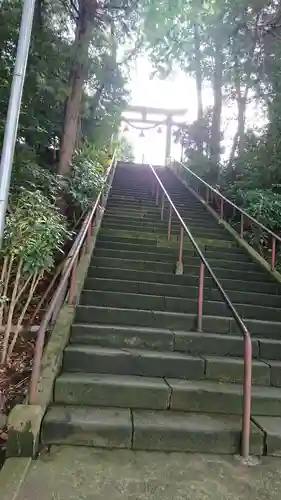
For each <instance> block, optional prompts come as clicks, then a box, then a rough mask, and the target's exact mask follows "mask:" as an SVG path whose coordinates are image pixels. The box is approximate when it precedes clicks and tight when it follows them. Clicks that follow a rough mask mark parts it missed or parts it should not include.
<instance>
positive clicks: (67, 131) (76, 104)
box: [58, 0, 93, 176]
mask: <svg viewBox="0 0 281 500" xmlns="http://www.w3.org/2000/svg"><path fill="white" fill-rule="evenodd" d="M92 27H93V22H92V20H91V18H90V16H89V15H88V10H87V7H86V6H85V5H84V2H83V1H82V0H81V1H80V12H79V19H78V21H77V25H76V33H75V42H74V60H73V63H72V69H71V75H70V93H69V97H68V99H67V102H66V108H65V118H64V126H63V133H62V137H61V151H60V163H59V167H58V173H59V174H60V175H64V176H67V175H69V174H70V171H71V159H72V155H73V152H74V148H75V142H76V137H77V129H78V122H79V114H80V107H81V100H82V96H83V90H84V84H85V80H86V77H87V66H88V47H89V42H90V37H91V33H92Z"/></svg>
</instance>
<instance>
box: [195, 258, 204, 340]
mask: <svg viewBox="0 0 281 500" xmlns="http://www.w3.org/2000/svg"><path fill="white" fill-rule="evenodd" d="M204 270H205V266H204V263H203V262H202V261H201V262H200V270H199V286H198V302H197V331H198V332H202V324H203V299H204Z"/></svg>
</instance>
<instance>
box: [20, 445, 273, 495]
mask: <svg viewBox="0 0 281 500" xmlns="http://www.w3.org/2000/svg"><path fill="white" fill-rule="evenodd" d="M280 496H281V461H280V460H279V459H265V460H262V463H261V464H259V465H254V466H245V465H242V464H241V462H240V461H239V460H238V459H236V458H235V457H234V458H233V457H229V458H223V457H220V456H215V455H188V454H181V453H171V454H165V453H149V452H133V451H126V450H118V451H102V450H97V449H92V448H79V447H76V448H71V447H58V448H55V447H54V448H52V450H51V452H50V453H49V454H45V455H42V456H41V457H40V458H39V460H37V461H36V462H33V464H32V466H31V468H30V470H29V472H28V474H27V476H26V479H25V481H24V482H23V484H22V486H21V487H20V491H19V493H18V495H17V496H16V497H15V500H38V499H39V498H40V500H121V499H122V500H242V499H243V500H244V499H245V500H246V499H247V500H257V499H258V500H269V499H270V500H271V499H272V500H275V499H276V500H277V499H280Z"/></svg>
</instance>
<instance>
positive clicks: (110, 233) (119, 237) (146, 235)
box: [99, 228, 234, 248]
mask: <svg viewBox="0 0 281 500" xmlns="http://www.w3.org/2000/svg"><path fill="white" fill-rule="evenodd" d="M99 237H100V238H101V239H104V238H105V237H106V238H107V239H110V240H111V241H114V239H115V241H123V240H124V239H126V240H127V239H128V238H131V239H133V240H142V242H144V244H147V243H148V242H149V241H151V240H153V241H156V242H158V243H160V244H161V243H162V244H164V243H165V244H168V246H173V245H176V244H177V242H178V241H179V234H178V235H177V234H175V233H174V234H172V235H171V240H170V241H169V242H168V241H167V235H166V234H165V233H158V234H157V233H155V232H139V231H134V230H133V229H130V230H121V229H109V228H106V229H105V228H101V231H100V233H99ZM196 243H197V245H198V246H199V247H200V248H207V247H208V248H231V247H233V245H234V243H233V241H232V240H231V239H229V238H228V235H227V234H226V235H225V239H224V240H223V239H213V238H207V237H206V236H204V237H199V236H198V237H196ZM183 248H194V247H193V244H192V243H191V241H190V240H189V238H188V236H187V235H186V236H185V237H184V241H183Z"/></svg>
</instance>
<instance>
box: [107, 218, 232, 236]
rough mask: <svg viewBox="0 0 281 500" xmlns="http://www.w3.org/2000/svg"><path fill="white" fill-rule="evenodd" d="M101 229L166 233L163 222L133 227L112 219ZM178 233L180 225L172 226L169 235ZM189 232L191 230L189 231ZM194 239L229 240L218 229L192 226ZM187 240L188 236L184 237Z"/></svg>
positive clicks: (165, 226)
mask: <svg viewBox="0 0 281 500" xmlns="http://www.w3.org/2000/svg"><path fill="white" fill-rule="evenodd" d="M102 227H103V229H111V230H115V229H116V230H118V231H131V230H132V231H137V232H139V233H147V232H148V233H157V234H166V233H167V225H166V224H165V223H164V222H161V220H160V221H159V222H154V223H152V224H144V225H140V224H138V223H136V224H135V225H134V226H133V225H132V224H130V223H127V224H126V223H122V222H120V221H116V222H115V221H112V219H107V220H105V221H103V223H102ZM179 231H180V225H178V227H175V225H174V226H172V227H171V233H172V234H178V233H179ZM190 231H191V230H190ZM191 233H192V235H193V236H194V237H196V238H197V237H201V238H206V239H210V240H212V239H219V240H227V239H230V238H229V236H228V234H226V233H225V232H224V231H221V230H219V229H217V230H213V229H211V228H209V230H208V229H204V230H202V229H201V228H198V226H194V227H193V228H192V231H191ZM186 237H187V238H188V236H186Z"/></svg>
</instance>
